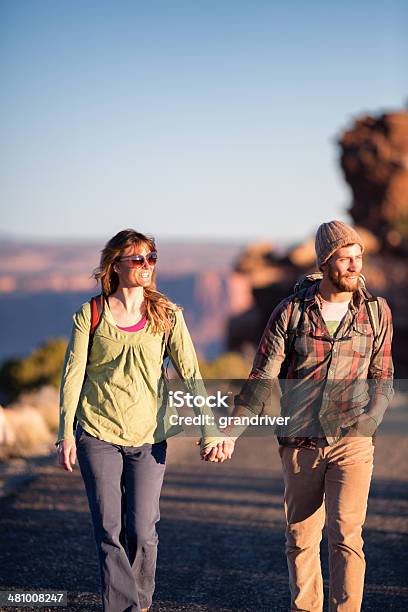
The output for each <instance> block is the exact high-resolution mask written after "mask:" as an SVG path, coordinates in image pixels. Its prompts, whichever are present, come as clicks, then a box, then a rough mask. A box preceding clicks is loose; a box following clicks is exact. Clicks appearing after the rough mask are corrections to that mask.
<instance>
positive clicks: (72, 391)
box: [57, 302, 220, 446]
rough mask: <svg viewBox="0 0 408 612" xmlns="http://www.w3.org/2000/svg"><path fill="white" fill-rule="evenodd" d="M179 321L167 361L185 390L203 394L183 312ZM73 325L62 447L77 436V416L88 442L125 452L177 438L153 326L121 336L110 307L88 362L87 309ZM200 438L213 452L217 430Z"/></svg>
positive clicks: (160, 336) (161, 340)
mask: <svg viewBox="0 0 408 612" xmlns="http://www.w3.org/2000/svg"><path fill="white" fill-rule="evenodd" d="M174 314H175V321H174V325H173V328H172V331H171V333H170V335H169V337H168V341H167V351H168V354H169V356H170V359H171V361H172V363H173V364H174V366H175V368H176V370H177V372H178V373H179V376H180V377H181V378H182V379H183V381H184V384H185V385H186V387H187V389H188V390H189V391H190V392H193V393H203V394H205V388H204V385H203V382H202V380H201V374H200V370H199V366H198V361H197V357H196V354H195V350H194V346H193V343H192V340H191V337H190V334H189V331H188V329H187V326H186V323H185V321H184V317H183V313H182V311H181V310H180V309H178V310H176V311H175V313H174ZM73 320H74V325H73V329H72V334H71V339H70V342H69V344H68V348H67V352H66V356H65V362H64V368H63V374H62V381H61V390H60V425H59V432H58V440H57V441H60V440H63V439H64V438H69V437H72V436H73V424H74V417H75V416H76V417H77V420H78V423H79V424H80V425H81V426H82V427H83V428H84V430H85V431H87V432H88V433H90V434H91V435H93V436H95V437H96V438H98V439H100V440H105V441H106V442H112V443H114V444H120V445H123V446H141V445H142V444H145V443H150V444H153V443H155V442H160V441H161V440H164V439H166V438H167V437H169V436H171V435H175V434H176V433H179V432H180V431H181V430H182V428H181V427H180V426H178V425H176V426H174V425H173V426H171V425H170V423H169V416H170V409H169V408H168V406H167V401H166V391H165V389H166V386H165V384H164V382H165V381H164V377H163V372H162V363H163V357H164V353H165V348H166V347H165V336H164V333H156V334H153V333H152V332H151V330H150V325H149V323H147V324H146V326H145V327H144V328H143V329H140V330H139V331H137V332H126V331H122V330H120V329H118V327H117V326H116V324H115V321H114V319H113V317H112V314H111V312H110V310H109V307H108V305H106V306H105V310H104V313H103V315H102V318H101V321H100V323H99V325H98V327H97V329H96V331H95V334H94V338H93V343H92V348H91V351H90V355H89V360H88V343H89V331H90V326H91V309H90V304H89V302H86V303H85V304H83V305H82V306H81V308H80V309H79V310H78V311H77V312H76V313H75V314H74V316H73ZM200 412H201V413H204V412H207V413H208V409H207V410H201V411H200ZM173 414H174V412H173ZM202 435H203V438H204V440H203V446H208V445H209V444H211V443H212V442H214V437H213V436H214V435H215V436H219V435H220V434H219V432H218V430H217V429H216V428H215V429H214V428H204V429H203V430H202ZM217 441H219V439H218V440H217Z"/></svg>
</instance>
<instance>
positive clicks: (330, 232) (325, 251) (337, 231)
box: [315, 221, 364, 270]
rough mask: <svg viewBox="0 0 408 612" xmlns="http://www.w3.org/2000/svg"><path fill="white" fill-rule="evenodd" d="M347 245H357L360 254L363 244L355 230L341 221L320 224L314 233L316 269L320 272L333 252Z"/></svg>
mask: <svg viewBox="0 0 408 612" xmlns="http://www.w3.org/2000/svg"><path fill="white" fill-rule="evenodd" d="M349 244H359V245H360V246H361V252H363V251H364V244H363V241H362V240H361V238H360V236H359V235H358V234H357V232H356V230H355V229H353V228H352V227H350V226H349V225H347V224H346V223H343V221H329V222H328V223H322V224H321V225H320V227H319V229H318V230H317V232H316V240H315V251H316V258H317V267H318V268H319V270H321V267H322V265H323V264H325V263H326V261H327V260H328V259H329V258H330V257H331V256H332V255H333V253H334V252H335V251H337V250H338V249H341V248H342V247H345V246H348V245H349Z"/></svg>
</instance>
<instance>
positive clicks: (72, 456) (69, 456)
mask: <svg viewBox="0 0 408 612" xmlns="http://www.w3.org/2000/svg"><path fill="white" fill-rule="evenodd" d="M75 461H76V444H75V438H74V437H72V438H66V439H65V440H61V442H60V443H59V446H58V464H59V465H60V466H61V467H62V468H64V470H67V472H72V471H73V470H72V467H73V466H74V465H75Z"/></svg>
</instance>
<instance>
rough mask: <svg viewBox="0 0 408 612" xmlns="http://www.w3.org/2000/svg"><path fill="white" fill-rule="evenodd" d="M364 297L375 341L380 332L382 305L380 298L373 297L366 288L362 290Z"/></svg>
mask: <svg viewBox="0 0 408 612" xmlns="http://www.w3.org/2000/svg"><path fill="white" fill-rule="evenodd" d="M362 292H363V295H364V304H365V307H366V310H367V314H368V318H369V319H370V325H371V328H372V330H373V334H374V339H376V338H377V336H378V333H379V331H380V303H379V301H378V298H377V297H375V296H373V295H371V293H370V292H369V291H367V289H366V288H365V287H363V288H362Z"/></svg>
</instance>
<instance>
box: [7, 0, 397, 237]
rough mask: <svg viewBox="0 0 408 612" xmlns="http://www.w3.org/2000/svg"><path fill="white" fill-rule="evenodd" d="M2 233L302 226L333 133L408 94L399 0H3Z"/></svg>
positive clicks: (329, 187)
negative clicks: (146, 0)
mask: <svg viewBox="0 0 408 612" xmlns="http://www.w3.org/2000/svg"><path fill="white" fill-rule="evenodd" d="M0 11H1V14H0V24H1V25H0V77H1V82H2V85H3V87H2V93H1V99H0V129H1V133H2V140H3V143H4V144H3V147H2V153H1V159H0V181H1V187H0V189H1V193H0V197H1V201H2V208H3V211H4V212H3V214H2V215H1V222H0V233H1V234H3V235H4V234H6V235H14V236H21V237H27V238H30V237H32V238H37V239H38V238H40V239H42V238H44V239H45V238H53V239H57V240H59V239H64V240H65V239H68V238H77V239H78V238H79V239H82V238H87V237H89V238H94V237H103V238H105V237H109V236H111V235H112V234H113V233H115V232H116V231H117V230H119V229H122V228H124V227H129V226H130V227H135V228H136V229H138V230H140V231H145V232H149V233H153V234H154V235H156V236H158V237H159V238H167V239H189V240H191V239H213V240H214V239H215V240H225V241H227V240H228V241H242V240H244V241H250V240H254V239H269V240H275V241H281V240H288V239H298V238H300V237H303V236H306V235H308V234H310V233H312V232H313V231H314V230H315V228H316V226H317V225H318V224H319V223H320V222H321V221H325V220H329V219H331V218H334V217H337V218H343V219H345V220H347V219H348V216H347V213H346V208H347V206H348V205H349V200H350V194H349V191H348V188H347V187H346V185H345V183H344V181H343V178H342V176H341V173H340V170H339V165H338V149H337V146H336V138H337V137H338V136H339V134H340V132H341V130H342V129H344V128H345V127H347V126H348V125H350V122H351V121H352V119H353V118H354V117H356V116H357V115H360V114H362V113H366V112H370V113H379V112H381V111H383V110H388V109H391V110H393V109H399V108H402V107H403V106H404V105H406V103H407V99H408V88H407V80H406V75H407V62H406V58H407V57H408V44H407V42H406V36H405V33H406V31H407V26H408V19H407V17H408V5H407V3H406V2H403V1H401V0H398V1H394V0H388V1H376V0H372V1H362V2H357V3H356V2H351V1H349V0H343V1H342V2H341V3H340V2H336V3H334V2H330V1H329V2H327V0H326V1H325V2H321V1H315V2H313V0H312V1H310V2H304V1H303V0H302V1H301V0H298V1H293V0H288V1H287V2H279V3H277V2H273V1H266V0H247V1H243V0H231V1H229V0H217V1H215V0H205V1H204V0H189V1H187V0H184V1H181V0H161V1H159V0H156V1H154V0H152V1H151V2H140V1H138V0H109V1H107V0H58V1H56V0H19V1H16V0H0Z"/></svg>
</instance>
